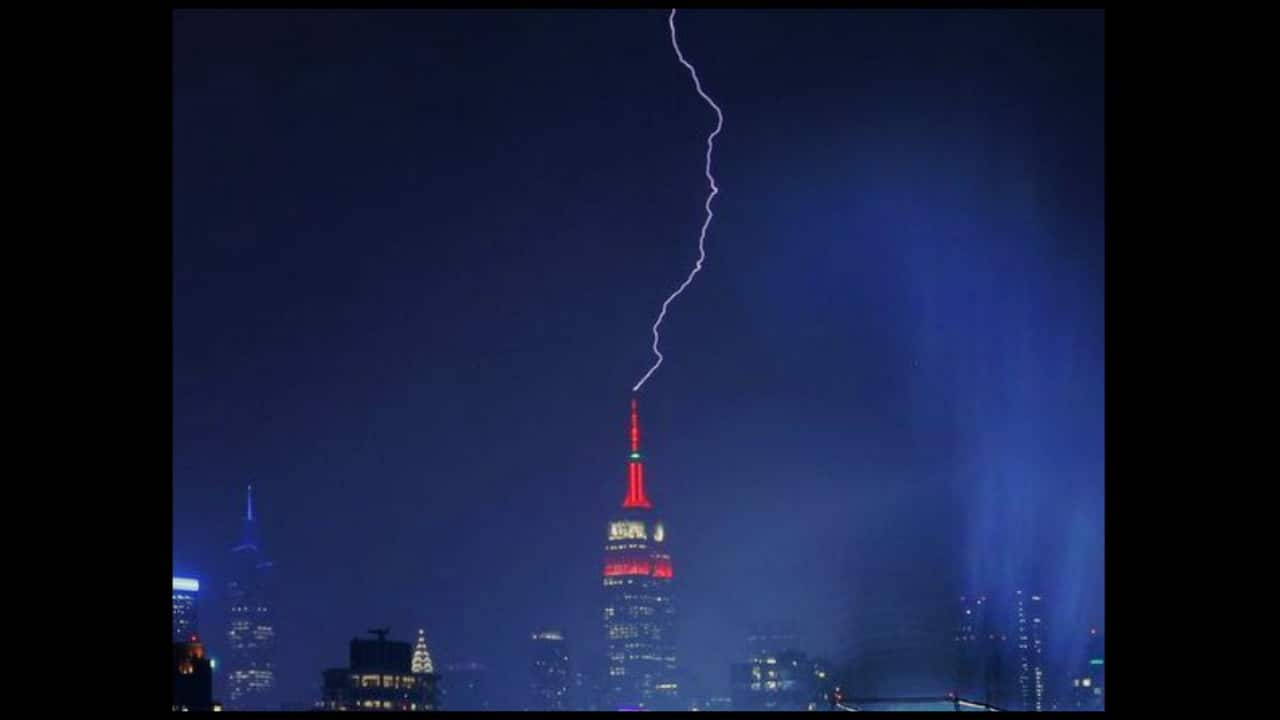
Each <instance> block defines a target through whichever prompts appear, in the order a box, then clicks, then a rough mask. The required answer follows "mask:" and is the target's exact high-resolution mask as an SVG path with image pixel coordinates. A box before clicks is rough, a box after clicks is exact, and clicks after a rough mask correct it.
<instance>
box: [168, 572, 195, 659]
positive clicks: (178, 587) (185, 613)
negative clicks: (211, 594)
mask: <svg viewBox="0 0 1280 720" xmlns="http://www.w3.org/2000/svg"><path fill="white" fill-rule="evenodd" d="M199 598H200V581H199V580H196V579H195V578H181V577H175V578H174V579H173V641H174V642H176V643H185V642H194V641H195V639H196V635H197V634H198V633H199V632H200V623H199V622H198V618H199V616H198V613H197V609H198V607H197V606H198V601H199Z"/></svg>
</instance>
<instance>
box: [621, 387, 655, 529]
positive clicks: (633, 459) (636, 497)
mask: <svg viewBox="0 0 1280 720" xmlns="http://www.w3.org/2000/svg"><path fill="white" fill-rule="evenodd" d="M622 507H624V508H646V509H648V508H652V507H653V503H651V502H649V498H647V497H645V494H644V463H642V462H641V461H640V410H639V408H638V402H637V400H636V399H635V398H631V455H630V458H629V460H628V462H627V499H626V500H623V501H622Z"/></svg>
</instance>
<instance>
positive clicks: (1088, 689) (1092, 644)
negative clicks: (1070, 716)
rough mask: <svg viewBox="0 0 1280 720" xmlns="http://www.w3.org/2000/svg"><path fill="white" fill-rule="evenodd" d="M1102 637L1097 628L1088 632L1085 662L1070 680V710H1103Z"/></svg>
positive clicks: (1103, 670) (1104, 655)
mask: <svg viewBox="0 0 1280 720" xmlns="http://www.w3.org/2000/svg"><path fill="white" fill-rule="evenodd" d="M1104 651H1105V646H1104V644H1103V639H1102V635H1101V634H1100V633H1099V632H1098V630H1097V628H1094V629H1092V630H1090V631H1089V645H1088V649H1087V650H1086V652H1085V660H1084V662H1083V663H1081V667H1080V669H1079V670H1078V671H1077V672H1076V673H1074V674H1073V677H1072V678H1071V695H1072V703H1071V707H1070V708H1069V709H1071V710H1105V709H1106V697H1105V696H1104V695H1103V688H1104V686H1105V685H1106V664H1105V661H1106V653H1105V652H1104Z"/></svg>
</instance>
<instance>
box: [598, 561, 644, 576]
mask: <svg viewBox="0 0 1280 720" xmlns="http://www.w3.org/2000/svg"><path fill="white" fill-rule="evenodd" d="M649 571H650V566H649V563H648V562H647V561H644V560H630V561H623V562H611V563H608V564H606V565H605V566H604V576H605V577H614V576H617V575H648V574H649Z"/></svg>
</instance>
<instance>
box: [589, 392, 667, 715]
mask: <svg viewBox="0 0 1280 720" xmlns="http://www.w3.org/2000/svg"><path fill="white" fill-rule="evenodd" d="M630 446H631V452H630V453H629V454H628V456H627V494H626V497H625V498H623V501H622V507H621V508H620V511H619V512H618V513H617V514H616V515H615V516H614V519H613V520H611V521H610V522H609V528H608V535H607V539H606V542H605V550H604V577H603V584H604V630H605V643H606V646H607V648H608V649H607V661H608V687H609V691H610V694H611V696H612V697H611V698H610V701H611V704H612V705H613V706H614V707H615V708H644V709H675V708H674V703H675V700H676V697H677V694H678V687H677V683H676V679H675V672H676V652H675V637H674V635H675V608H674V606H673V605H672V597H671V583H672V580H673V578H674V572H673V570H672V564H671V554H670V553H669V552H668V551H667V537H666V528H665V527H664V526H663V523H662V521H661V520H660V519H659V518H658V517H657V514H656V512H655V511H654V506H653V502H652V501H650V500H649V496H648V494H647V493H646V490H645V484H644V457H643V456H642V455H641V454H640V411H639V407H638V403H637V401H636V399H635V398H632V400H631V426H630Z"/></svg>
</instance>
